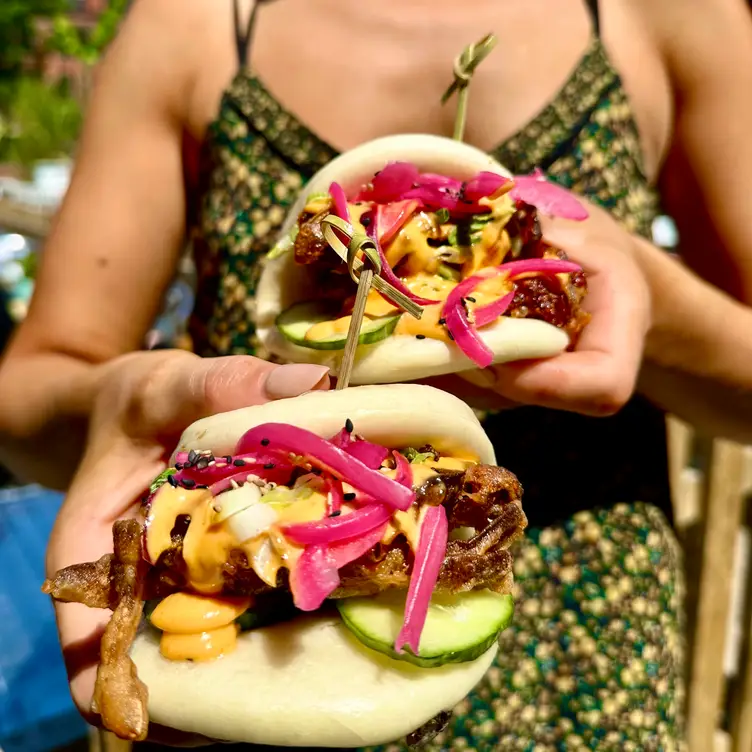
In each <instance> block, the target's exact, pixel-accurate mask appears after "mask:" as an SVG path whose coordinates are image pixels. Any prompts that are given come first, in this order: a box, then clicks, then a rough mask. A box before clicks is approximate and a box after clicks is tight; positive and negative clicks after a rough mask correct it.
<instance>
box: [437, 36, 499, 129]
mask: <svg viewBox="0 0 752 752" xmlns="http://www.w3.org/2000/svg"><path fill="white" fill-rule="evenodd" d="M495 46H496V36H495V35H494V34H486V36H484V37H483V39H481V40H480V41H479V42H475V43H474V44H470V45H468V46H467V47H465V49H464V50H462V53H461V54H460V55H459V56H458V57H457V59H456V60H455V61H454V81H452V84H451V86H450V87H449V88H448V89H447V90H446V91H445V92H444V95H443V96H442V97H441V103H442V104H444V103H445V102H446V101H447V100H448V99H449V97H451V96H452V94H454V92H455V91H456V92H457V115H456V117H455V121H454V139H455V140H456V141H462V139H463V138H464V136H465V123H466V121H467V102H468V96H469V94H470V79H471V78H472V76H473V73H475V69H476V68H477V67H478V66H479V65H480V64H481V63H482V62H483V61H484V60H485V59H486V58H487V57H488V55H489V53H490V52H491V50H492V49H493V48H494V47H495Z"/></svg>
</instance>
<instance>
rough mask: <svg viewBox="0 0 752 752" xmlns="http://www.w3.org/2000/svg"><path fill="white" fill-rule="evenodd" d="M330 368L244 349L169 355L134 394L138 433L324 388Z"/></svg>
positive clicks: (176, 428)
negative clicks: (271, 359)
mask: <svg viewBox="0 0 752 752" xmlns="http://www.w3.org/2000/svg"><path fill="white" fill-rule="evenodd" d="M328 374H329V369H328V368H327V367H326V366H319V365H312V364H292V365H283V366H280V365H275V364H273V363H268V362H266V361H263V360H260V359H259V358H254V357H251V356H245V355H232V356H227V357H222V358H199V357H196V356H189V357H187V358H186V357H179V358H174V359H170V360H168V361H166V362H165V363H164V367H163V368H158V369H156V370H155V371H152V373H151V374H150V375H149V378H148V379H147V382H146V384H145V388H144V389H141V390H139V392H138V393H137V394H134V398H135V403H136V412H135V415H136V416H137V418H138V419H137V425H138V429H139V430H138V433H140V434H141V435H142V436H143V437H144V438H152V437H157V436H164V435H165V434H174V433H176V432H182V431H183V430H184V429H185V428H186V427H187V426H188V425H190V424H191V423H193V422H194V421H196V420H198V419H200V418H204V417H206V416H209V415H215V414H216V413H221V412H227V411H229V410H236V409H238V408H241V407H248V406H249V405H258V404H262V403H264V402H269V401H270V400H275V399H283V398H285V397H297V396H298V395H300V394H303V393H305V392H310V391H313V390H318V389H324V390H325V389H328V388H329V375H328ZM131 415H133V413H131Z"/></svg>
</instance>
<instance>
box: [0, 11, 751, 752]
mask: <svg viewBox="0 0 752 752" xmlns="http://www.w3.org/2000/svg"><path fill="white" fill-rule="evenodd" d="M236 10H237V12H236V14H235V17H234V15H233V4H232V2H231V0H222V2H218V1H217V0H211V2H209V0H149V2H146V1H145V0H141V2H136V3H135V5H134V7H133V9H132V12H131V14H130V17H129V18H128V19H127V21H126V23H125V25H124V27H123V29H122V32H121V34H120V36H119V38H118V39H117V41H116V42H115V43H114V45H113V46H112V48H111V50H110V52H109V54H108V56H107V59H106V60H105V62H104V64H103V65H102V67H101V69H100V71H99V73H98V81H97V86H96V92H95V95H94V97H93V100H92V103H91V110H90V112H89V117H88V122H87V126H86V129H85V134H84V138H83V142H82V145H81V152H80V155H79V159H78V163H77V168H76V174H75V176H74V179H73V183H72V186H71V189H70V192H69V194H68V196H67V198H66V202H65V206H64V208H63V211H62V213H61V215H60V217H59V219H58V221H57V223H56V226H55V228H54V231H53V233H52V235H51V237H50V239H49V243H48V248H47V251H46V253H45V262H44V265H43V268H42V270H41V273H40V277H39V282H38V287H37V291H38V295H37V296H35V299H34V302H33V305H32V307H31V311H30V313H29V317H28V319H27V321H26V322H25V324H24V326H23V327H22V328H21V331H20V333H19V335H18V337H17V339H16V340H15V342H14V344H13V346H12V348H11V351H10V353H9V355H8V357H7V359H6V361H5V363H4V364H3V368H2V371H1V372H0V422H1V423H2V425H1V426H0V428H1V429H2V444H1V447H2V455H3V458H4V459H5V460H6V461H7V462H8V463H9V464H11V466H12V467H13V468H14V469H15V470H16V471H18V472H20V473H25V474H27V475H29V476H33V477H35V478H37V479H40V480H43V481H45V482H47V483H49V484H57V485H59V486H61V487H63V486H65V485H66V484H68V483H69V482H70V480H71V478H72V477H73V476H74V471H75V470H76V468H77V463H79V460H80V465H78V470H77V472H76V473H75V477H74V479H73V482H72V485H71V487H70V492H69V496H68V500H67V502H66V505H65V508H64V509H63V511H62V513H61V515H60V518H59V520H58V524H57V526H56V531H55V534H54V535H53V539H52V541H51V545H50V549H49V554H48V567H49V569H50V570H55V569H57V568H59V567H61V566H64V565H66V564H69V563H72V562H78V561H84V560H91V559H92V558H96V557H98V556H99V555H100V554H101V553H103V552H104V551H106V550H107V548H108V546H109V545H110V526H111V523H112V520H113V519H115V518H116V517H118V516H122V515H124V514H127V513H128V512H129V511H130V510H131V509H132V505H133V500H134V499H135V498H137V496H138V494H139V493H140V491H141V490H142V488H143V487H145V486H146V485H147V484H148V482H149V480H150V479H151V477H153V476H154V475H156V473H157V472H158V471H159V470H160V469H161V467H162V466H163V465H162V463H163V458H164V455H165V452H166V450H168V449H169V448H170V447H171V444H170V442H171V441H172V440H174V437H175V435H176V434H177V433H179V431H180V429H181V428H182V427H183V426H184V425H185V424H187V423H189V422H191V421H192V420H194V419H195V418H197V417H199V416H200V415H204V414H208V413H212V412H216V411H219V410H226V409H230V408H234V407H238V406H240V405H245V404H249V403H253V402H257V401H263V400H268V399H273V398H277V397H280V396H285V395H291V394H297V393H300V392H303V391H306V390H309V389H314V388H316V389H324V388H328V376H327V375H326V373H324V372H323V371H322V370H321V369H317V368H316V367H312V366H282V367H278V366H273V365H271V364H268V363H265V362H263V361H260V360H256V359H255V358H253V357H249V356H250V355H253V353H254V342H253V332H252V331H251V328H250V325H249V323H248V320H249V311H250V310H251V309H252V299H253V289H254V284H255V269H256V264H255V262H256V261H257V259H258V258H259V256H260V255H262V254H263V253H264V252H265V251H266V250H267V249H268V247H269V243H270V242H271V240H272V238H273V236H274V231H275V228H276V227H277V226H278V225H279V223H280V222H281V220H282V217H283V215H284V213H285V207H287V206H288V205H289V204H290V203H291V202H292V200H293V199H294V196H295V195H296V193H297V191H298V190H299V189H300V187H301V185H302V184H303V183H304V182H305V181H306V179H307V178H308V177H309V176H310V175H311V174H312V173H313V172H314V171H315V170H316V169H317V168H318V167H320V166H321V165H322V164H324V163H326V162H327V161H328V160H330V159H331V158H332V157H333V156H334V155H335V154H336V150H337V149H339V150H342V149H347V148H349V147H352V146H354V145H355V144H357V143H359V142H362V141H364V140H367V139H370V138H373V137H376V136H379V135H384V134H387V133H393V132H402V131H417V132H442V133H446V132H447V131H448V130H449V128H450V122H451V118H452V113H451V111H450V110H449V109H442V108H441V107H440V106H439V104H438V101H439V97H440V95H441V93H442V91H443V89H444V88H445V87H446V85H447V84H448V81H447V70H448V64H449V62H450V61H451V60H452V59H453V57H454V56H455V55H456V53H457V52H458V51H459V50H460V49H461V48H462V47H463V46H464V45H465V44H467V43H468V42H470V41H473V40H476V39H479V38H480V37H481V36H482V35H483V34H485V33H486V32H488V31H493V32H495V33H496V34H497V36H498V38H499V45H498V48H497V51H496V52H495V53H494V54H492V55H491V56H490V57H489V58H488V59H487V60H486V61H485V62H484V63H483V65H482V66H481V68H480V69H479V71H478V72H477V74H476V76H475V80H474V82H473V91H472V97H471V102H472V104H471V111H470V117H469V122H468V129H467V140H468V141H470V142H472V143H474V144H476V145H478V146H481V147H484V148H487V149H489V150H491V151H493V153H494V154H495V155H496V156H498V158H499V159H500V160H501V161H502V162H504V163H505V164H506V165H507V166H508V167H509V168H511V169H513V170H515V171H517V172H524V171H529V170H530V169H532V168H533V167H534V166H536V165H538V166H540V167H541V168H542V169H544V170H546V171H547V172H548V173H549V174H550V175H551V176H552V177H554V178H555V179H557V180H559V181H560V182H562V183H563V184H564V185H566V186H568V187H571V188H572V189H573V190H575V191H577V192H579V193H582V194H583V195H585V196H586V197H587V198H589V199H590V200H591V201H592V202H593V203H594V204H600V206H601V207H602V208H603V209H605V210H607V211H603V210H602V209H598V208H596V207H594V208H593V212H592V213H593V216H592V217H591V219H590V220H588V221H587V222H585V223H582V224H581V225H577V226H574V227H573V226H571V225H570V224H569V223H566V222H558V223H549V224H548V225H547V226H546V227H545V232H546V234H547V235H548V236H549V238H550V240H551V241H552V242H554V243H557V244H559V245H561V246H562V247H564V248H565V249H566V250H567V252H568V253H570V255H571V256H572V257H573V258H574V259H575V260H578V261H580V262H582V263H583V264H585V266H586V267H587V268H588V271H589V272H590V280H591V289H592V292H591V295H590V296H589V305H590V306H591V309H592V313H593V320H592V323H591V324H590V326H589V327H588V334H587V336H586V337H584V338H583V341H582V342H581V343H580V344H579V346H578V349H577V351H576V352H574V353H568V354H565V355H562V356H560V357H559V358H556V359H554V360H552V361H550V362H547V363H542V364H535V365H526V366H522V367H519V366H517V367H504V368H498V369H496V370H495V372H494V375H493V378H491V379H490V380H489V383H488V389H487V390H486V392H485V393H486V395H487V394H490V393H491V392H493V393H495V394H497V395H499V396H500V397H503V398H505V399H507V400H512V401H515V402H518V403H526V404H529V405H532V406H531V407H524V408H518V409H515V410H510V411H506V412H504V413H502V414H501V415H497V416H494V417H492V418H490V419H489V420H488V421H487V430H488V431H489V434H490V435H491V436H492V437H493V438H494V439H495V440H496V441H497V442H498V444H499V445H500V453H503V457H504V463H505V465H507V466H508V467H510V468H513V469H514V470H515V472H517V473H518V474H519V475H520V477H521V479H522V482H523V484H524V485H525V486H526V489H527V494H526V510H527V512H528V515H529V517H530V519H531V523H532V525H533V526H534V529H533V530H532V531H531V532H530V535H529V536H528V540H527V542H526V543H525V544H524V545H523V546H522V547H521V548H520V550H519V551H518V552H517V557H516V559H517V562H518V564H517V571H516V574H517V582H518V584H519V588H520V591H521V593H520V607H519V609H518V613H517V616H516V619H515V626H514V628H513V629H511V630H508V631H507V633H505V635H504V638H503V645H502V650H501V651H500V657H499V659H498V663H497V665H496V666H495V667H494V668H493V669H492V670H491V671H490V672H489V675H488V676H487V678H486V679H485V680H484V682H483V683H482V684H481V686H480V687H479V688H478V690H477V691H476V692H475V693H474V694H473V695H472V696H471V697H470V698H469V699H468V700H467V701H466V702H464V703H463V704H462V705H461V706H460V707H459V708H458V709H457V710H456V713H455V718H454V721H453V723H452V724H451V726H450V728H449V729H448V731H447V732H446V733H445V734H444V735H443V736H442V737H441V738H440V740H438V741H437V743H436V744H437V748H444V749H446V748H452V749H455V748H456V749H461V748H467V747H470V748H475V749H502V750H513V749H534V748H535V749H554V748H556V745H561V744H562V743H564V744H566V745H567V747H566V748H572V749H575V748H582V747H583V746H584V747H586V748H592V749H595V748H597V749H599V750H608V749H614V750H616V749H619V750H621V749H625V750H626V749H635V750H636V749H665V750H668V749H675V748H678V747H680V746H681V743H682V733H683V728H682V722H681V700H682V691H683V685H682V680H681V669H682V666H681V657H682V656H681V628H680V627H681V625H680V621H681V597H680V596H681V575H680V570H679V567H678V563H677V560H676V556H675V545H674V538H673V534H672V532H671V529H670V527H669V525H668V523H667V522H666V517H670V503H669V498H668V484H667V479H666V466H665V457H666V448H665V436H664V431H663V421H662V415H661V413H660V412H658V410H656V409H654V408H652V407H650V406H649V404H648V403H647V402H646V401H643V400H642V398H640V399H636V400H633V401H630V399H629V398H630V395H631V394H632V392H633V389H634V387H635V383H636V382H637V380H638V377H639V384H638V386H639V391H640V392H641V393H642V394H643V395H644V396H646V397H647V398H649V399H651V400H652V401H654V402H657V403H658V404H659V405H660V406H661V407H663V408H665V409H667V410H671V411H673V412H675V413H678V414H679V415H682V416H683V417H685V418H687V419H689V420H692V421H694V422H695V423H697V424H698V425H700V426H702V427H704V428H707V429H709V430H712V431H715V432H717V433H724V434H726V435H728V436H731V437H734V438H738V439H742V440H747V439H749V438H750V435H751V433H752V431H751V430H750V428H751V426H752V420H750V416H752V411H751V410H750V405H751V404H752V401H751V400H750V392H751V391H752V358H751V357H750V353H752V334H750V333H751V332H752V326H750V322H751V321H752V312H750V310H749V309H748V308H747V307H746V304H749V303H750V301H752V252H751V251H750V249H751V248H752V225H750V223H749V222H745V221H741V220H742V219H743V218H745V217H746V216H748V214H749V210H750V205H749V200H750V199H749V196H750V195H752V185H750V182H752V177H750V176H752V142H751V141H750V140H749V139H748V134H749V132H750V126H752V102H751V101H750V91H752V24H750V19H749V14H748V11H747V9H746V7H745V6H744V4H743V2H742V0H714V1H713V2H711V0H691V2H684V3H675V2H673V0H652V1H651V2H647V0H645V1H644V2H643V0H638V1H637V2H619V1H617V0H615V1H614V2H609V3H602V4H601V8H599V7H598V4H597V2H595V1H592V2H586V3H583V2H582V0H535V2H530V0H506V1H505V2H504V3H497V2H494V1H492V0H477V1H476V2H472V3H449V2H436V0H433V1H432V2H430V3H429V2H425V1H424V0H380V2H379V3H352V2H348V1H347V0H320V1H319V2H317V3H311V2H310V0H278V2H276V3H273V4H270V3H264V4H263V5H262V6H261V7H260V9H259V10H258V14H257V16H256V24H255V30H254V31H255V34H254V37H253V39H254V43H253V49H252V50H250V49H249V46H250V45H249V41H250V35H246V33H245V32H246V25H245V22H244V21H242V20H241V19H246V18H248V17H249V15H250V13H251V3H250V2H249V1H248V0H241V1H239V2H238V3H237V4H236ZM233 39H235V40H236V42H237V43H236V44H232V43H231V40H233ZM251 70H253V71H254V73H251V72H250V71H251ZM564 70H571V71H572V72H571V73H570V74H569V75H567V76H563V71H564ZM617 71H619V74H617ZM255 72H258V75H256V73H255ZM418 73H419V75H418ZM233 76H234V77H233ZM262 81H263V83H262ZM562 84H563V87H562ZM271 92H274V94H272V93H271ZM552 92H557V93H553V94H552ZM546 102H548V104H546ZM283 103H284V105H283ZM293 112H294V113H295V115H293V114H291V113H293ZM536 113H538V114H537V115H536ZM197 144H202V145H203V151H202V155H203V159H201V160H200V162H199V161H198V160H197V159H196V155H197V151H196V148H197ZM331 144H334V145H336V149H335V147H333V146H331ZM497 144H501V145H500V146H497ZM194 165H196V166H197V169H196V170H194V169H193V166H194ZM659 192H660V196H661V198H662V201H663V203H664V204H665V207H666V209H667V210H668V212H669V213H671V214H672V215H674V216H675V218H676V220H677V223H678V225H679V230H680V232H681V236H682V238H683V239H684V246H683V252H684V259H685V261H686V262H687V264H688V265H689V266H691V267H693V268H694V269H695V270H696V271H697V272H698V273H699V275H701V276H702V277H703V278H704V279H705V280H707V282H703V281H701V280H700V277H698V276H696V275H695V274H693V273H692V272H690V271H689V270H688V269H686V268H684V267H683V266H681V265H679V264H678V263H676V262H674V261H673V260H671V259H669V258H668V257H666V256H665V255H664V254H662V253H661V252H660V251H659V250H658V249H656V248H655V247H653V246H652V245H650V243H649V242H647V241H646V240H645V239H644V238H645V237H646V236H648V234H649V229H650V224H651V221H652V219H653V218H654V217H655V216H656V214H657V207H658V197H659ZM609 213H610V215H611V216H609ZM186 216H187V217H188V218H189V226H190V227H191V228H192V232H193V240H194V245H195V248H196V253H197V261H198V265H199V275H200V283H199V293H198V302H197V307H196V311H195V316H194V322H193V335H194V341H195V344H196V350H197V352H198V353H199V354H202V355H214V356H216V355H219V356H223V357H221V358H219V359H199V358H197V357H196V356H194V355H191V354H187V353H175V352H159V353H136V352H134V351H135V350H137V349H138V348H139V347H140V345H141V342H142V338H143V336H144V333H145V332H146V331H147V329H148V327H149V325H150V324H151V322H152V319H153V317H154V316H155V314H156V312H157V310H158V305H159V300H160V295H161V294H162V292H163V291H164V289H165V288H166V286H167V285H168V283H169V281H170V278H171V275H172V273H173V269H174V267H175V265H176V263H177V259H178V257H179V253H180V249H181V242H182V240H183V237H184V234H185V229H186ZM612 217H615V218H616V220H618V222H617V221H614V219H612ZM713 285H714V286H715V287H714V286H713ZM722 290H723V291H725V292H722ZM643 356H644V358H645V360H644V365H643V367H642V369H640V362H641V359H642V358H643ZM638 372H639V373H638ZM487 378H488V375H487ZM452 388H453V385H452ZM551 408H556V409H558V410H557V411H554V410H552V409H551ZM560 410H566V411H569V412H566V413H565V412H560ZM615 413H618V414H615ZM607 415H609V416H612V417H593V416H607ZM87 428H88V441H87V440H86V436H87V434H86V431H87ZM615 502H624V503H623V504H621V505H617V506H615ZM577 512H579V514H577V515H576V516H574V517H573V515H574V514H575V513H577ZM74 540H75V544H74V543H73V541H74ZM638 595H639V596H642V597H637V596H638ZM58 619H59V627H60V633H61V641H62V643H63V647H64V650H65V652H66V657H67V660H68V666H69V671H70V675H71V684H72V690H73V694H74V697H75V698H76V700H77V702H78V704H79V706H80V707H81V709H82V711H84V712H88V708H89V702H90V697H91V687H92V682H93V679H92V668H91V667H92V658H93V656H95V654H96V636H97V629H98V627H99V626H101V620H100V617H98V616H96V615H93V614H91V613H86V612H85V613H82V609H78V608H76V607H75V606H74V607H72V608H69V607H62V608H60V609H59V612H58ZM94 660H95V657H94ZM536 745H537V746H536Z"/></svg>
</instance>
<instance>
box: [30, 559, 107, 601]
mask: <svg viewBox="0 0 752 752" xmlns="http://www.w3.org/2000/svg"><path fill="white" fill-rule="evenodd" d="M113 564H114V557H113V555H112V554H105V555H104V556H103V557H102V558H101V559H99V560H98V561H91V562H86V563H85V564H74V565H73V566H70V567H65V569H61V570H60V571H59V572H57V573H56V574H55V576H54V577H53V578H52V579H47V580H45V581H44V585H42V592H43V593H47V594H48V595H51V596H52V597H53V598H54V599H55V600H56V601H60V602H62V603H83V604H84V606H88V607H89V608H109V609H114V608H115V606H116V605H117V591H116V589H115V587H114V583H115V577H114V574H113V571H112V567H113Z"/></svg>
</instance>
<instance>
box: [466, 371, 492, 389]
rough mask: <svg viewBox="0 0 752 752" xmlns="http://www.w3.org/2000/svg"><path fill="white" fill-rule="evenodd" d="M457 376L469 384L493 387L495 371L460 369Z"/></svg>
mask: <svg viewBox="0 0 752 752" xmlns="http://www.w3.org/2000/svg"><path fill="white" fill-rule="evenodd" d="M459 376H460V377H461V378H463V379H464V380H465V381H467V382H469V383H470V384H473V385H474V386H479V387H481V389H493V388H494V387H495V386H496V372H495V371H492V370H490V369H485V368H484V369H483V370H480V369H475V370H473V371H462V372H461V373H460V374H459Z"/></svg>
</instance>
